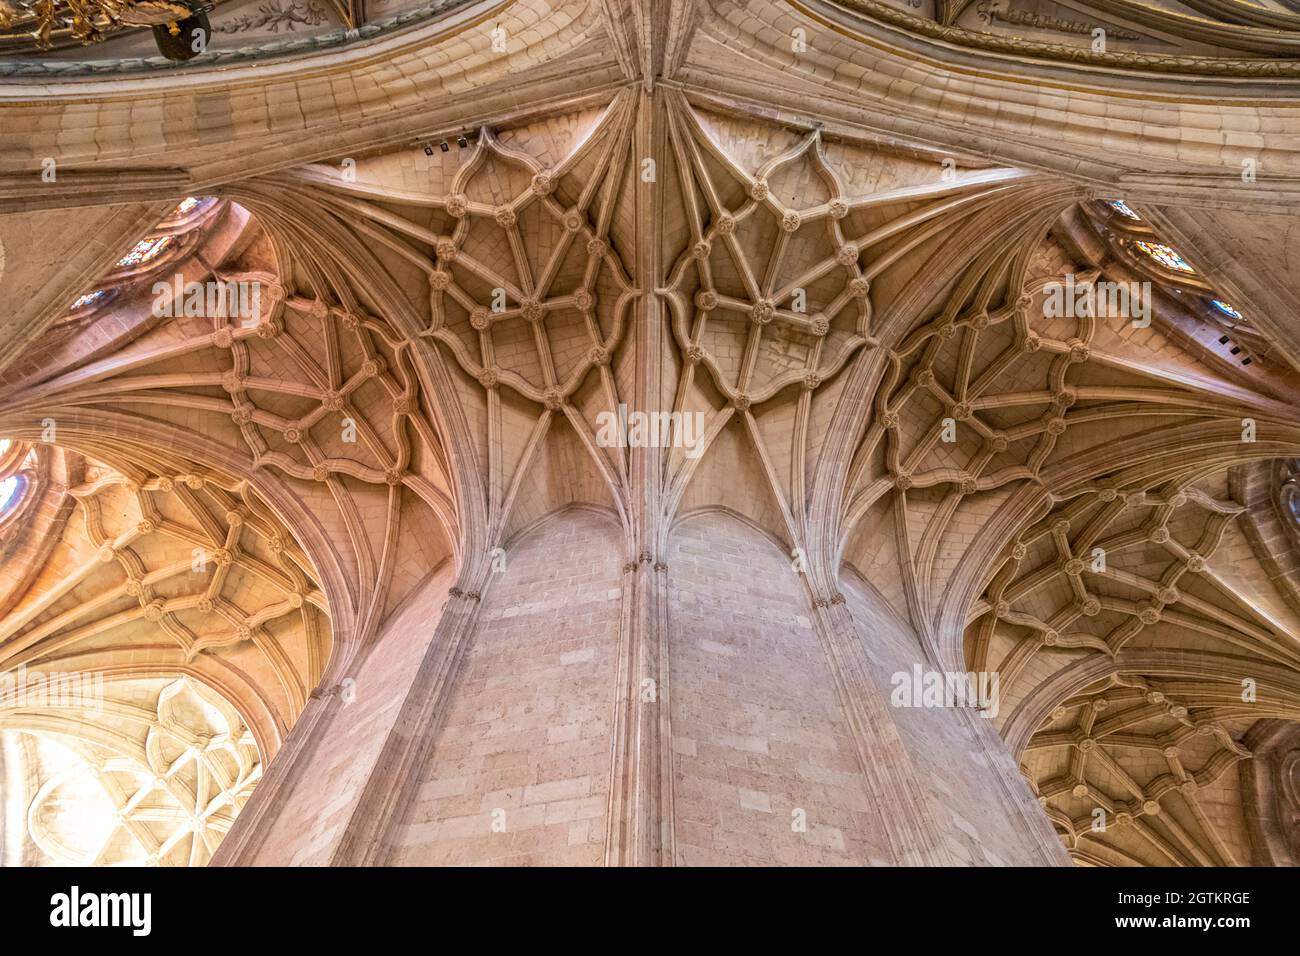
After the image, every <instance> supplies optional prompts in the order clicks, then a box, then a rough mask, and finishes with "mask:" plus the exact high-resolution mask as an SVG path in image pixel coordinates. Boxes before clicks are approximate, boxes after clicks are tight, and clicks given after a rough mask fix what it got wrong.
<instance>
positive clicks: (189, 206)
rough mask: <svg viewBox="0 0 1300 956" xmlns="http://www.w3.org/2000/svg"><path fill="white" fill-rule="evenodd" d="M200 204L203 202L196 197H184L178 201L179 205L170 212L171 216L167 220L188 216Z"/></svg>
mask: <svg viewBox="0 0 1300 956" xmlns="http://www.w3.org/2000/svg"><path fill="white" fill-rule="evenodd" d="M201 202H203V200H202V199H200V198H199V197H198V196H186V197H185V198H184V199H182V200H181V201H180V204H179V205H178V206H177V207H176V208H175V209H173V210H172V214H171V215H170V216H168V217H167V218H168V219H179V218H181V216H188V215H189V214H190V213H191V212H193V211H194V210H195V208H197V206H198V205H199V203H201Z"/></svg>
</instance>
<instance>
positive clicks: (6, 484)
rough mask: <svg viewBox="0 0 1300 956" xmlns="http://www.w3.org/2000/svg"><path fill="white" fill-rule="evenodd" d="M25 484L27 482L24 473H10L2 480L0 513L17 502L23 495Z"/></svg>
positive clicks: (0, 486) (0, 482) (0, 484)
mask: <svg viewBox="0 0 1300 956" xmlns="http://www.w3.org/2000/svg"><path fill="white" fill-rule="evenodd" d="M24 484H26V482H25V481H24V479H23V476H22V475H10V476H9V477H8V478H6V479H5V480H4V481H0V514H3V513H4V512H6V511H8V510H9V508H10V507H11V506H12V505H14V504H17V502H18V499H19V498H21V497H22V495H21V492H22V490H23V485H24Z"/></svg>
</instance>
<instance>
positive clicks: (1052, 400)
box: [0, 0, 1300, 865]
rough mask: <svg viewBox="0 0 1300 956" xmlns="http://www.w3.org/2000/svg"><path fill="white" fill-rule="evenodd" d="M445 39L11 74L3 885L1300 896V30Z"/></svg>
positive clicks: (565, 29)
mask: <svg viewBox="0 0 1300 956" xmlns="http://www.w3.org/2000/svg"><path fill="white" fill-rule="evenodd" d="M398 6H400V5H398ZM434 6H435V7H436V9H434V8H430V10H428V11H425V12H424V13H422V14H421V15H420V16H419V17H415V16H412V18H411V19H410V23H411V24H412V25H411V26H410V27H409V29H406V30H404V31H403V30H401V29H398V28H397V26H393V27H392V29H390V28H389V27H388V26H385V27H383V28H382V29H380V28H379V26H378V21H377V20H376V23H375V27H376V29H375V30H373V31H371V33H369V34H368V35H367V37H366V39H367V42H370V43H372V44H373V45H374V46H373V49H374V50H376V51H380V50H382V51H383V55H382V56H377V57H371V56H369V55H368V53H369V51H370V49H371V48H369V47H366V46H365V45H361V46H354V45H352V44H353V40H354V39H355V38H353V37H349V38H346V39H340V40H339V41H338V42H337V46H338V49H337V50H334V52H333V53H330V54H328V55H327V54H325V53H322V52H319V50H320V49H322V48H324V49H329V48H331V47H330V45H332V44H334V41H333V40H329V41H328V43H326V41H325V40H324V39H322V40H321V41H320V43H319V45H317V46H313V47H312V49H313V50H316V51H317V52H310V51H308V52H295V51H294V50H277V51H273V53H266V54H263V53H257V52H255V51H254V52H247V51H245V52H243V53H240V54H239V55H238V56H233V55H232V58H231V60H230V61H229V63H227V64H226V66H227V68H226V69H225V70H224V71H215V70H213V69H212V65H213V63H214V60H213V59H212V58H211V57H212V56H213V54H212V52H209V53H205V54H204V55H203V56H200V57H198V58H196V59H195V60H193V61H189V65H188V66H186V67H185V68H183V69H177V70H176V71H175V72H174V73H173V74H171V75H170V76H171V77H174V78H175V83H174V84H172V86H173V88H171V89H169V90H167V91H162V90H160V89H157V88H156V87H155V84H156V81H155V80H153V79H152V78H151V77H150V76H149V70H151V69H153V67H150V66H148V64H144V65H134V64H132V65H128V64H127V60H128V59H129V58H128V57H126V56H125V55H124V54H126V53H130V52H131V51H132V50H133V49H134V48H133V47H132V46H131V44H133V43H136V42H137V40H138V36H137V37H135V38H134V39H133V35H132V34H131V32H130V31H122V32H120V33H114V35H113V36H112V37H111V38H110V39H109V40H108V41H107V43H106V44H105V46H104V48H103V49H104V51H106V52H105V54H104V55H105V57H106V61H105V62H109V63H114V64H116V65H115V66H113V67H112V68H111V69H110V68H109V67H104V68H103V69H102V70H101V71H100V72H120V73H122V74H124V75H123V76H122V77H117V78H116V79H115V82H117V83H118V84H119V85H120V89H119V88H117V87H113V86H112V85H111V84H109V83H107V81H104V80H103V79H100V78H97V75H96V74H95V73H94V72H87V73H86V74H85V75H84V76H83V75H82V73H81V72H79V61H75V60H72V59H69V54H68V52H67V51H68V49H69V48H67V47H65V48H64V49H63V52H62V53H60V51H59V48H58V44H56V49H55V50H54V51H52V52H51V53H47V54H38V53H35V52H33V51H32V50H27V49H22V50H20V53H19V54H18V55H17V56H18V58H17V59H15V60H14V61H13V64H19V65H13V64H7V63H6V61H4V60H0V78H3V80H2V81H0V82H3V85H2V86H0V92H3V93H4V94H5V96H3V97H0V130H3V132H0V144H3V148H0V250H2V251H0V293H3V294H4V296H5V298H6V301H5V309H4V314H3V315H0V327H3V328H4V329H5V331H6V340H5V341H4V342H0V436H3V437H4V438H5V439H6V440H7V441H8V442H9V444H8V445H5V446H4V448H3V449H0V479H3V480H5V481H9V482H10V484H9V485H8V486H7V487H8V488H9V490H8V491H5V492H4V494H5V495H7V496H8V497H6V498H5V499H4V502H3V504H0V515H3V517H0V542H2V544H0V564H2V565H3V569H4V572H5V574H4V584H3V589H2V590H0V669H2V670H3V671H5V672H6V673H17V672H19V671H20V670H21V672H22V673H24V674H35V675H45V676H46V677H48V678H50V679H52V678H53V677H54V676H55V675H60V674H64V673H67V672H75V673H77V674H91V675H100V677H101V678H102V685H97V686H100V689H99V691H97V693H98V697H97V698H96V700H97V701H98V702H99V706H87V705H86V703H85V701H84V700H80V699H78V700H73V701H64V702H55V703H53V704H52V703H50V702H49V701H45V702H42V703H39V704H35V705H34V704H33V703H32V701H31V700H30V695H28V697H27V698H26V699H24V697H23V694H22V693H19V692H18V691H13V690H12V688H11V691H12V692H10V693H8V694H7V695H0V782H3V786H4V789H3V791H0V792H2V793H3V812H2V815H0V853H2V854H3V856H4V859H5V861H6V862H15V863H33V864H34V863H41V864H51V863H69V862H80V861H86V862H93V863H114V862H116V863H142V862H144V863H157V864H165V865H195V864H205V863H207V862H208V861H209V860H210V859H214V854H215V862H217V863H226V864H244V863H253V862H259V863H261V862H276V863H293V864H299V863H335V864H367V863H444V862H451V863H462V862H482V861H497V862H511V863H535V862H543V863H551V862H572V863H602V862H603V863H611V864H670V863H678V864H692V863H740V862H750V863H753V862H760V863H773V862H782V863H882V862H883V863H923V864H954V863H977V864H978V863H1004V862H1016V863H1034V864H1047V863H1061V862H1065V861H1067V860H1068V859H1069V858H1073V859H1074V860H1075V861H1076V862H1078V863H1084V864H1094V865H1245V864H1257V865H1259V864H1263V865H1282V864H1291V863H1294V862H1295V857H1294V854H1295V852H1296V850H1295V847H1296V845H1297V838H1296V820H1297V819H1300V802H1297V792H1298V790H1297V784H1296V779H1297V777H1296V774H1297V772H1298V771H1297V769H1296V768H1297V766H1300V764H1297V757H1296V755H1297V754H1298V753H1300V731H1297V727H1300V597H1298V595H1300V591H1298V590H1297V587H1298V586H1300V579H1297V578H1296V575H1297V574H1300V559H1298V558H1297V555H1300V551H1298V550H1297V548H1300V507H1296V506H1294V505H1293V504H1292V502H1293V501H1294V497H1293V495H1294V489H1295V477H1294V476H1295V474H1296V473H1297V471H1298V470H1300V468H1298V467H1297V466H1294V465H1293V462H1294V461H1296V460H1300V421H1297V419H1296V414H1295V408H1296V403H1297V399H1298V398H1300V363H1298V359H1300V338H1298V337H1297V336H1296V332H1295V329H1294V326H1293V324H1292V323H1290V322H1289V317H1290V315H1291V314H1293V313H1291V312H1288V311H1287V310H1288V309H1289V308H1290V307H1291V306H1292V305H1293V304H1295V303H1296V302H1297V301H1300V300H1298V299H1297V291H1298V290H1297V287H1296V278H1295V277H1296V275H1297V274H1300V273H1297V271H1296V270H1295V269H1294V268H1293V265H1294V263H1293V262H1292V260H1293V258H1294V256H1295V252H1294V250H1293V249H1292V244H1291V243H1289V241H1288V240H1289V239H1290V237H1291V227H1290V226H1289V225H1288V223H1289V221H1290V216H1291V215H1292V212H1293V206H1294V202H1295V189H1294V182H1295V176H1296V170H1297V168H1298V167H1297V164H1296V161H1295V155H1294V151H1295V146H1294V143H1295V138H1294V134H1295V130H1296V129H1297V128H1300V115H1297V107H1296V105H1295V103H1296V100H1295V90H1294V88H1293V86H1294V79H1293V77H1294V76H1295V67H1296V62H1297V61H1296V60H1293V59H1291V58H1290V57H1291V56H1292V55H1293V52H1292V51H1293V47H1294V46H1295V40H1294V35H1295V27H1294V23H1293V21H1295V20H1296V14H1295V12H1293V11H1291V10H1289V9H1283V8H1282V7H1281V6H1278V8H1277V9H1274V8H1273V6H1269V7H1267V8H1265V7H1255V6H1251V7H1249V9H1247V8H1246V7H1245V6H1244V5H1242V4H1235V5H1233V4H1229V3H1226V2H1223V3H1220V2H1216V0H1203V2H1201V0H1198V2H1197V3H1195V4H1192V5H1191V6H1190V8H1189V9H1191V10H1192V11H1194V12H1195V14H1196V15H1195V16H1193V15H1192V14H1191V13H1188V12H1187V10H1185V9H1184V8H1183V5H1178V4H1172V3H1162V4H1159V5H1156V6H1151V5H1137V4H1133V3H1128V2H1126V0H1105V2H1101V0H1096V2H1092V3H1089V4H1078V5H1075V4H1071V5H1070V7H1069V11H1072V12H1071V14H1070V15H1071V16H1072V17H1086V18H1087V25H1097V26H1098V27H1100V28H1101V29H1103V30H1105V31H1107V33H1108V36H1109V40H1108V41H1107V42H1108V43H1110V45H1109V46H1108V45H1107V43H1103V44H1102V48H1101V49H1098V48H1097V46H1096V45H1095V42H1094V44H1093V45H1091V46H1089V45H1088V43H1087V38H1088V36H1089V33H1088V31H1086V30H1084V31H1080V30H1078V29H1076V28H1075V27H1074V26H1070V25H1069V24H1070V23H1071V22H1072V21H1068V22H1067V21H1065V20H1062V19H1061V17H1060V15H1059V14H1060V10H1059V9H1058V8H1056V7H1055V6H1052V5H1049V4H1037V5H1035V7H1034V10H1032V11H1027V10H1020V9H1019V8H1016V10H1015V11H1013V10H1012V8H1011V7H1010V6H1009V5H1007V4H1002V3H987V2H981V3H971V2H957V3H948V2H945V3H936V4H931V3H930V2H929V0H924V2H922V3H921V5H920V6H919V7H916V6H915V5H913V4H898V5H895V4H892V3H889V2H879V3H877V2H869V0H853V2H839V3H836V2H829V0H808V2H800V3H778V2H776V0H761V2H758V3H753V4H748V5H732V4H729V3H726V2H716V3H715V2H702V0H700V2H688V0H673V2H668V0H665V2H662V3H659V2H656V3H652V4H648V5H647V4H636V3H627V4H624V3H618V2H604V3H594V4H584V3H573V4H568V3H560V4H540V3H539V4H534V3H528V2H513V3H504V4H496V5H489V4H478V3H461V4H443V5H434ZM239 7H240V4H239V3H238V2H237V0H228V2H227V3H225V4H222V5H221V7H219V8H218V9H219V10H220V11H223V12H230V13H233V12H234V11H235V9H236V8H239ZM227 8H230V9H229V11H227ZM286 9H287V8H286ZM1053 11H1056V13H1053ZM386 12H387V14H389V15H395V14H396V13H397V12H400V11H398V10H397V8H394V9H393V10H388V11H386ZM426 14H427V16H426ZM1013 14H1014V15H1013ZM216 16H217V14H214V18H215V17H216ZM335 19H338V20H340V21H341V22H342V23H344V24H345V25H347V26H349V27H355V26H357V25H358V24H362V23H364V22H365V20H366V12H365V8H364V5H361V6H358V5H356V4H347V5H344V6H339V7H338V8H337V9H335V8H334V7H331V9H330V11H329V16H328V17H325V16H324V14H322V19H320V20H314V21H311V25H312V26H321V25H322V24H323V25H325V26H329V25H333V21H334V20H335ZM1063 23H1064V24H1066V26H1067V27H1068V29H1067V28H1065V27H1062V26H1061V24H1063ZM0 26H3V23H2V22H0ZM241 29H242V28H241ZM249 29H254V28H249ZM257 29H260V27H257ZM267 29H269V27H267ZM498 31H500V32H498ZM60 36H62V35H61V34H60ZM321 36H322V37H324V36H327V34H326V33H325V32H324V30H323V26H322V33H321ZM503 38H504V39H503ZM65 39H66V38H65ZM0 43H9V44H10V46H9V47H7V48H6V47H3V46H0V51H3V50H5V49H19V48H20V47H21V46H22V44H21V43H20V42H19V41H18V40H16V39H15V40H8V39H6V38H5V37H4V35H3V34H0ZM941 51H942V53H941ZM136 55H137V56H138V54H136ZM264 55H265V56H271V55H274V56H277V57H279V56H281V55H283V57H284V58H283V59H282V60H277V61H276V64H277V65H276V66H274V67H272V66H271V65H268V64H263V63H260V62H259V60H260V59H262V58H264ZM142 62H143V61H142ZM215 62H218V63H220V62H221V61H220V59H219V57H218V58H217V59H216V61H215ZM54 63H62V64H64V66H62V67H60V69H62V70H63V71H64V72H65V73H66V75H67V80H66V84H67V85H66V88H65V87H55V88H53V91H52V92H50V93H49V94H48V95H45V96H44V97H43V98H42V96H41V95H38V92H39V88H38V87H37V86H36V85H34V81H32V80H30V79H23V77H31V76H38V77H42V76H46V75H47V74H48V73H50V72H51V71H53V70H54V69H55V68H54V67H53V66H51V64H54ZM69 64H70V65H69ZM139 73H143V74H144V75H136V74H139ZM295 83H296V84H298V86H296V87H294V86H293V84H295ZM291 89H292V90H293V92H292V103H293V105H292V106H288V105H286V104H288V103H289V102H290V99H291V94H290V90H291ZM123 91H126V92H123ZM326 100H328V101H329V105H328V106H326V105H324V103H325V101H326ZM128 101H129V102H128ZM87 104H88V105H87ZM155 108H157V109H159V110H163V111H165V112H166V114H167V115H168V116H172V117H182V119H180V120H177V121H174V122H170V123H167V124H164V128H163V129H162V130H161V132H159V133H157V134H156V135H154V134H150V135H146V134H145V133H144V132H143V129H144V126H146V125H148V124H147V123H146V121H145V120H144V119H142V117H144V116H145V115H146V114H147V113H148V111H149V110H151V109H155ZM86 123H89V124H90V127H91V128H93V130H94V135H93V136H89V137H87V136H74V135H71V134H70V132H69V130H70V129H71V128H73V126H74V124H86ZM218 143H219V144H220V146H219V147H218V146H216V145H214V144H218ZM1098 144H1101V147H1102V148H1099V147H1098ZM10 147H12V148H10ZM46 157H54V162H55V165H56V167H57V168H59V169H60V170H61V171H60V172H59V173H58V175H57V176H56V177H55V178H53V179H49V180H46V181H45V182H44V183H41V182H39V180H40V179H41V177H40V168H41V160H42V159H44V158H46ZM1246 160H1249V163H1246V162H1244V161H1246ZM1246 166H1249V168H1250V170H1251V176H1250V177H1247V176H1245V175H1244V174H1243V169H1244V168H1246ZM1157 169H1158V170H1162V172H1160V173H1155V172H1152V170H1157ZM1256 172H1257V173H1258V175H1257V176H1256V175H1255V173H1256ZM47 187H48V188H47ZM186 197H189V198H186ZM182 200H183V202H182ZM110 202H111V203H112V205H111V206H110V205H105V204H106V203H110ZM178 203H180V205H177V204H178ZM83 210H84V212H83ZM83 214H84V215H85V216H90V217H103V219H102V228H101V229H100V230H99V233H98V234H99V235H100V236H101V237H102V239H101V240H99V241H98V243H84V244H83V245H82V246H79V247H78V248H77V249H76V250H74V251H69V249H68V248H66V247H62V246H61V245H60V244H61V243H66V242H67V238H68V236H67V234H68V232H69V228H70V227H69V223H70V222H72V221H75V218H74V219H70V218H69V217H79V216H82V215H83ZM86 221H87V222H88V223H89V222H90V221H91V220H86ZM94 222H96V223H100V222H101V220H98V219H96V220H94ZM190 286H195V287H197V288H199V289H206V288H210V287H216V286H219V287H221V288H222V289H225V290H240V293H239V294H236V293H234V292H232V293H231V294H230V296H225V297H218V298H217V299H216V300H204V301H201V302H199V303H197V304H192V305H191V306H186V303H185V294H184V290H185V289H186V288H189V287H190ZM1121 287H1122V288H1123V289H1125V290H1127V289H1130V288H1140V289H1142V290H1144V291H1143V292H1142V293H1141V297H1140V301H1139V304H1141V305H1143V306H1144V308H1145V311H1144V312H1141V313H1140V314H1139V313H1133V312H1131V311H1130V312H1119V311H1115V310H1114V309H1109V310H1108V309H1107V308H1106V307H1105V305H1104V302H1105V296H1106V295H1107V290H1108V289H1115V288H1121ZM1062 288H1066V289H1068V290H1070V291H1069V293H1068V294H1069V299H1068V306H1069V307H1068V308H1064V309H1063V308H1061V302H1062V301H1063V300H1062V298H1061V289H1062ZM249 290H253V291H254V294H253V295H252V296H251V298H250V299H246V298H241V295H242V293H243V292H247V291H249ZM1076 293H1077V294H1076ZM1125 294H1127V293H1125ZM1085 301H1086V303H1087V304H1086V305H1079V303H1081V302H1085ZM1124 301H1125V302H1128V300H1127V299H1125V300H1124ZM1129 304H1132V303H1129ZM10 333H12V334H10ZM638 435H639V436H640V437H639V438H638V437H635V436H638ZM647 435H648V436H651V437H650V438H649V439H647V438H646V436H647ZM4 487H6V486H0V491H3V489H4ZM913 665H915V666H916V667H917V668H925V669H927V670H929V671H934V672H947V673H962V674H965V673H974V674H984V675H988V674H992V675H995V676H996V679H997V686H998V689H999V691H998V701H997V704H996V707H995V708H994V712H990V709H989V708H988V707H984V709H983V711H981V710H979V709H977V708H966V707H956V708H946V709H944V710H943V712H942V713H930V712H928V711H923V709H921V708H918V709H917V710H916V711H915V712H913V711H912V710H908V709H903V708H900V707H899V706H898V705H897V703H896V702H895V704H894V706H892V707H891V706H890V702H891V694H890V687H891V684H895V683H896V681H895V678H896V676H897V675H898V674H900V673H908V674H910V672H911V669H912V667H913ZM50 686H51V687H53V684H50ZM984 703H987V702H984ZM949 766H954V767H960V768H962V770H961V772H960V773H957V774H955V776H957V777H960V778H961V780H960V781H958V780H949V779H947V778H948V774H947V773H946V769H947V768H948V767H949ZM1017 771H1018V772H1017ZM255 785H256V788H255V789H254V787H255ZM498 811H499V812H500V813H501V814H502V815H503V816H502V819H508V820H513V821H516V822H514V823H512V824H509V825H503V828H502V829H495V828H494V821H495V820H496V817H495V814H497V813H498ZM237 813H238V814H239V815H238V816H236V814H237ZM800 813H803V814H805V816H806V817H808V818H809V819H810V821H811V823H810V824H809V826H808V828H807V830H806V831H800V830H799V829H798V828H797V827H795V828H793V829H792V827H791V825H790V819H791V815H792V814H793V815H794V817H795V819H798V817H799V814H800ZM74 820H75V822H70V821H74ZM303 820H307V821H310V822H311V826H310V827H304V826H303V825H302V821H303ZM521 820H522V821H523V822H518V821H521ZM1099 822H1100V826H1099V825H1098V823H1099ZM497 837H502V838H501V839H498V838H497ZM223 839H224V842H222V841H223ZM218 844H220V849H218Z"/></svg>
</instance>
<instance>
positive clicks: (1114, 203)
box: [1110, 199, 1142, 222]
mask: <svg viewBox="0 0 1300 956" xmlns="http://www.w3.org/2000/svg"><path fill="white" fill-rule="evenodd" d="M1110 207H1111V208H1112V209H1114V210H1115V211H1116V212H1117V213H1119V214H1120V215H1121V216H1123V217H1124V218H1126V219H1132V220H1133V221H1134V222H1141V221H1142V217H1141V216H1139V215H1138V214H1137V213H1135V212H1134V211H1133V210H1132V209H1130V208H1129V205H1128V203H1126V202H1125V201H1124V200H1122V199H1112V200H1111V201H1110Z"/></svg>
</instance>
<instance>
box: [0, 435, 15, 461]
mask: <svg viewBox="0 0 1300 956" xmlns="http://www.w3.org/2000/svg"><path fill="white" fill-rule="evenodd" d="M12 444H13V440H12V439H9V438H0V458H3V457H4V454H5V452H7V451H8V450H9V446H10V445H12Z"/></svg>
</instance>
